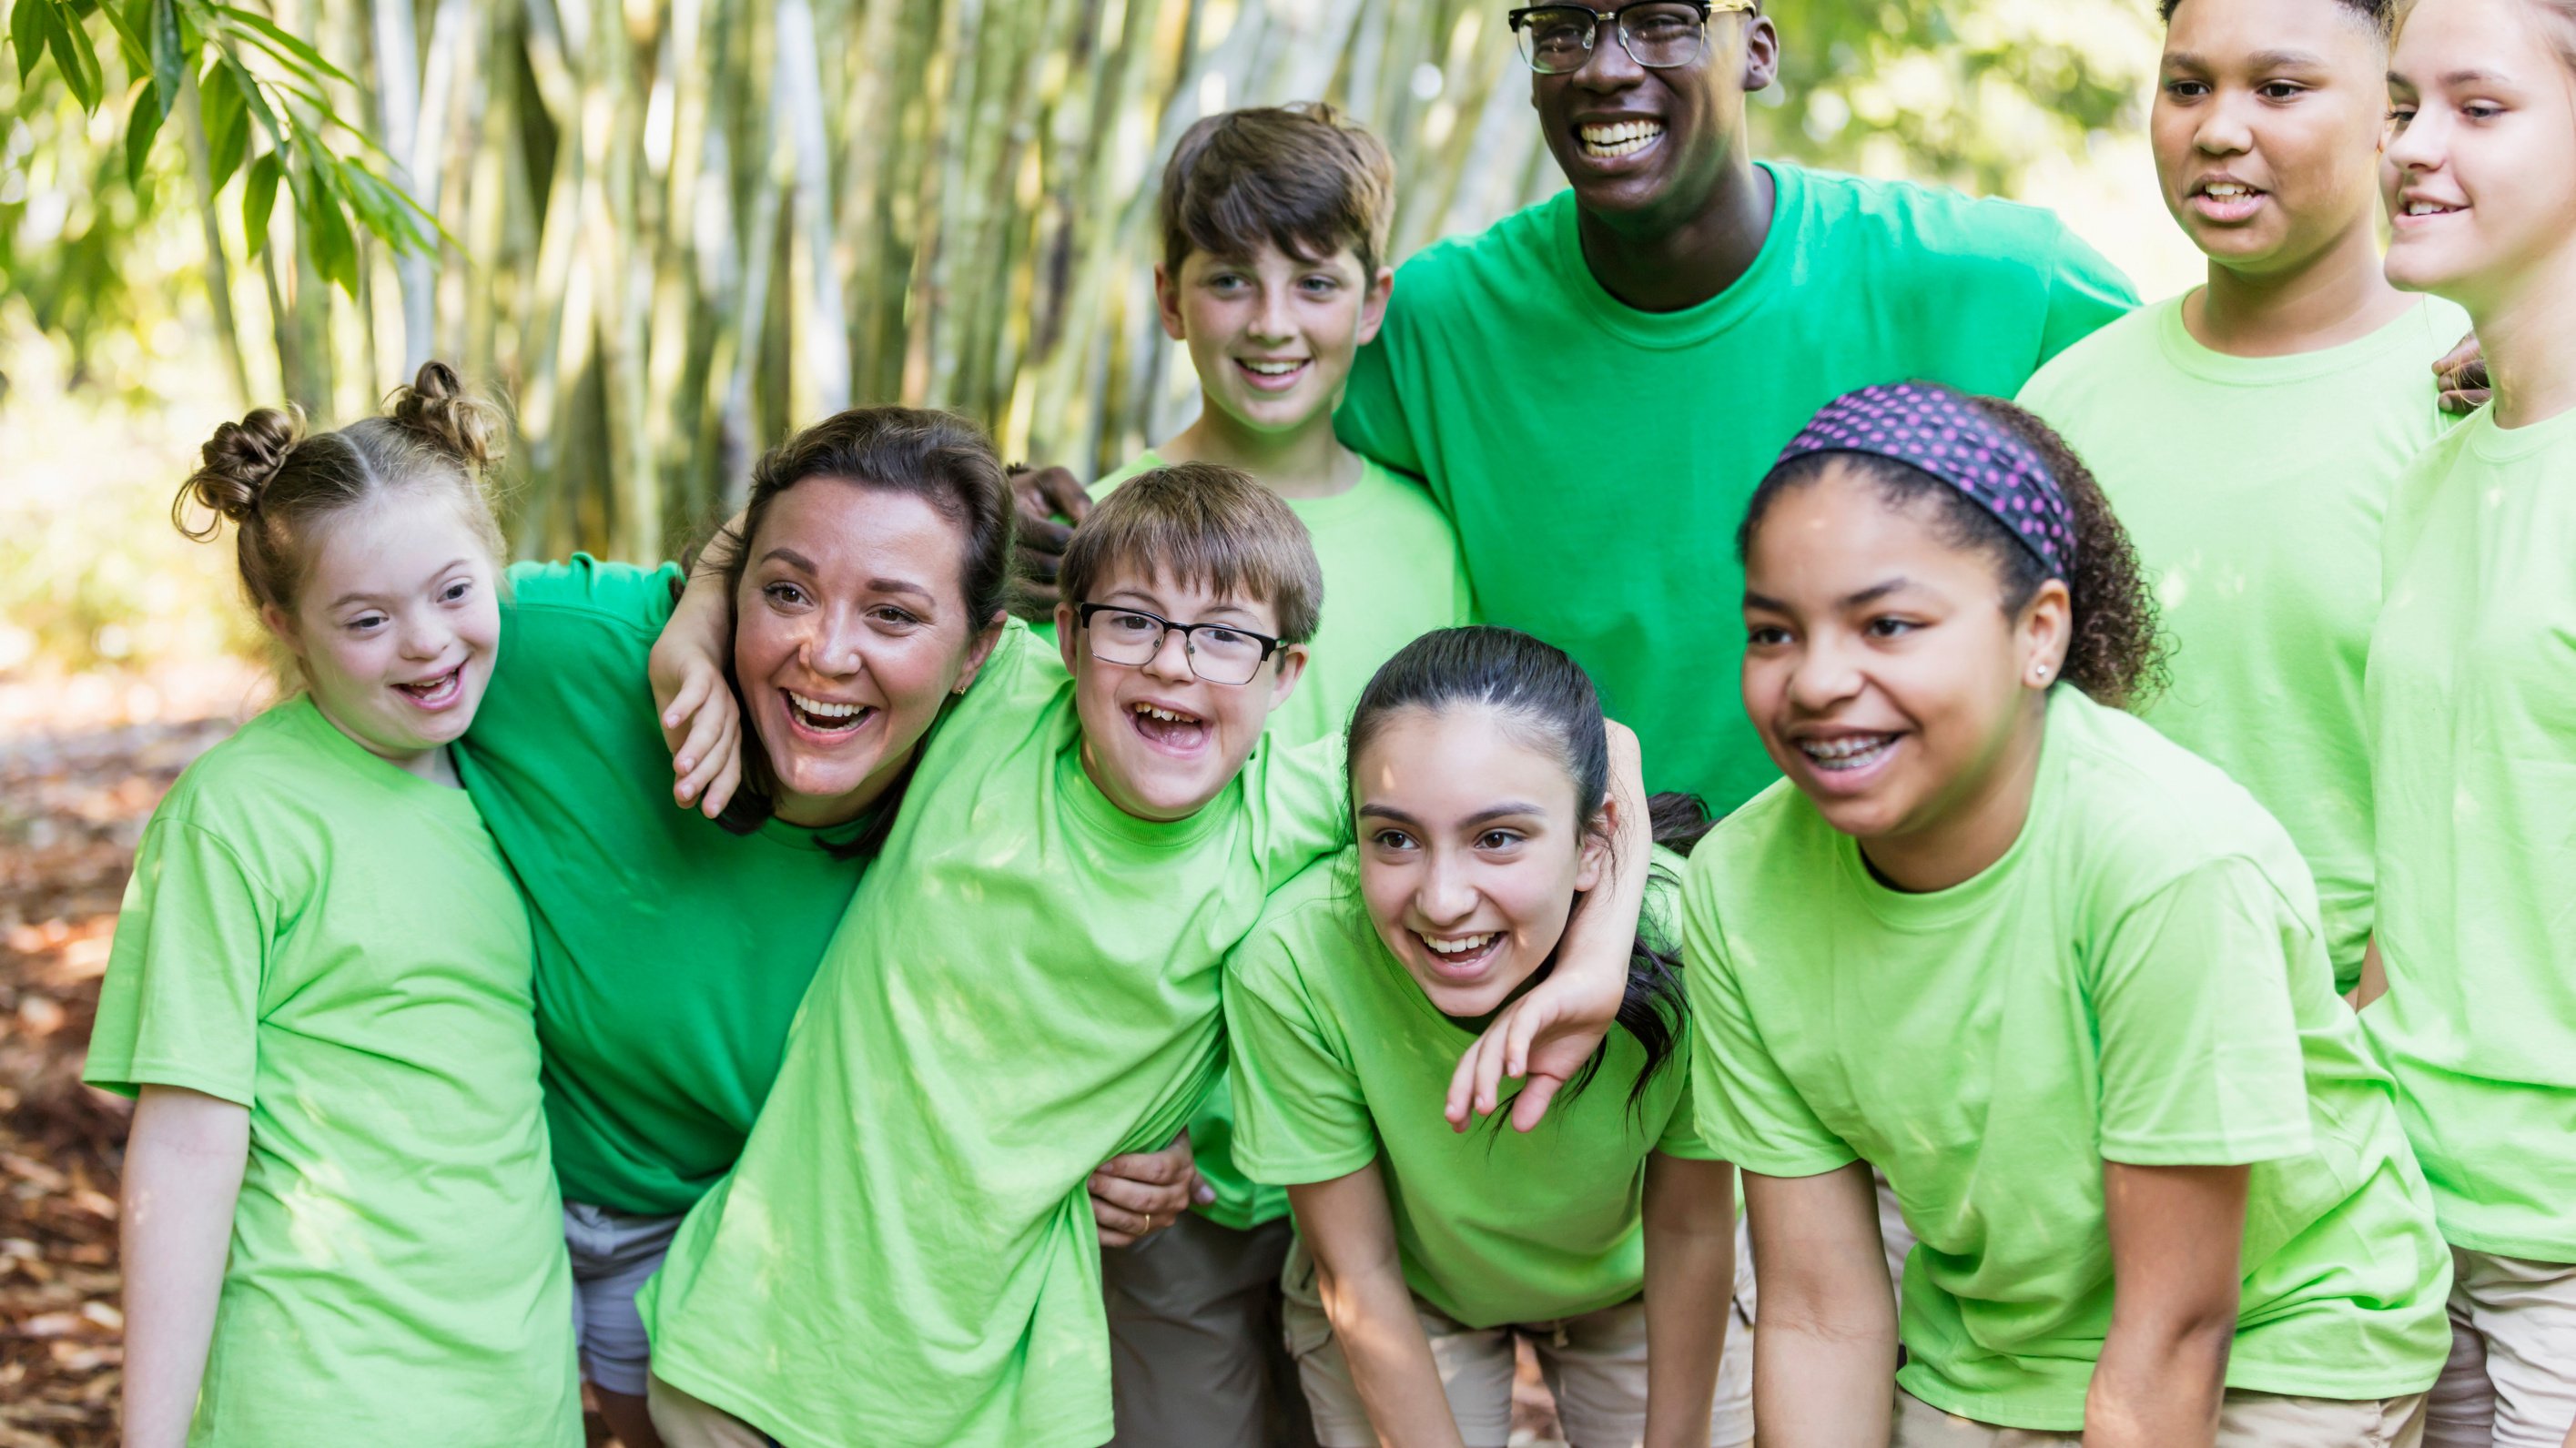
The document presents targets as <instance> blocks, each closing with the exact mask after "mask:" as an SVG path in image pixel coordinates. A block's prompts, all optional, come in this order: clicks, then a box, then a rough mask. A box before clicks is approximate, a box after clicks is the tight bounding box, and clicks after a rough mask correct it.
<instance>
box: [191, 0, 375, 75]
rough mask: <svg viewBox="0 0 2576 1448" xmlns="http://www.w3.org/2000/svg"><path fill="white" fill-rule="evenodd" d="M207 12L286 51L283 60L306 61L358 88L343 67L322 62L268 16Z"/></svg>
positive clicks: (219, 8)
mask: <svg viewBox="0 0 2576 1448" xmlns="http://www.w3.org/2000/svg"><path fill="white" fill-rule="evenodd" d="M207 8H209V9H211V10H213V11H214V13H215V14H217V15H220V16H222V17H223V18H224V19H226V20H228V21H231V22H232V24H233V28H234V29H235V30H236V31H239V32H241V33H243V34H245V35H246V36H248V37H250V38H252V39H255V40H260V41H264V42H266V43H267V44H268V45H269V47H270V48H271V49H273V50H282V51H283V55H281V57H280V58H281V59H284V58H288V57H292V58H293V59H295V60H299V61H302V62H303V63H304V65H305V66H306V67H307V68H309V69H311V70H314V71H318V72H320V73H321V74H323V75H326V76H329V77H330V78H331V79H333V80H336V81H338V82H340V83H341V84H342V85H349V86H354V85H356V84H357V82H356V81H354V80H351V79H350V78H349V76H348V73H347V72H346V71H343V70H341V69H340V67H338V66H336V65H333V64H332V63H331V62H329V61H327V60H324V59H323V58H322V52H320V51H318V50H315V49H314V48H313V47H312V46H310V45H307V44H305V43H304V42H303V41H301V40H298V39H296V38H295V37H294V36H292V35H289V34H287V33H286V32H285V31H283V30H281V29H279V28H278V26H277V22H276V21H274V20H271V19H269V18H268V17H267V16H265V15H261V14H259V13H257V12H256V11H250V10H242V9H238V8H236V7H234V6H231V5H214V6H209V7H207Z"/></svg>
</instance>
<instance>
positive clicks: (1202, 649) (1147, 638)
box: [1073, 603, 1279, 684]
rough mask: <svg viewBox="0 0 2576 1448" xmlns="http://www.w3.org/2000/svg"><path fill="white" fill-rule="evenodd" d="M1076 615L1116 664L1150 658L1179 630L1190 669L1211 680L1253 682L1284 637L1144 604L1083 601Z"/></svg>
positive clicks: (1098, 652) (1094, 647)
mask: <svg viewBox="0 0 2576 1448" xmlns="http://www.w3.org/2000/svg"><path fill="white" fill-rule="evenodd" d="M1073 612H1074V616H1075V617H1076V618H1077V619H1079V620H1080V621H1081V623H1082V626H1083V628H1085V629H1087V630H1089V631H1090V634H1091V652H1092V655H1093V656H1094V657H1096V658H1099V659H1103V660H1106V661H1107V662H1109V663H1113V664H1130V665H1134V664H1150V663H1152V662H1153V661H1154V656H1155V655H1156V654H1159V653H1161V652H1162V651H1163V636H1164V635H1165V634H1175V633H1176V634H1179V635H1180V636H1181V652H1183V653H1185V654H1187V655H1189V659H1190V672H1191V673H1193V674H1196V675H1198V676H1199V677H1200V678H1202V679H1205V680H1207V681H1208V682H1209V683H1211V684H1249V683H1251V682H1252V676H1253V675H1255V674H1257V673H1260V672H1261V665H1262V661H1263V660H1265V659H1267V658H1269V657H1270V656H1271V655H1272V654H1274V653H1277V652H1278V651H1279V640H1277V639H1275V638H1272V637H1271V636H1270V635H1268V634H1257V633H1254V632H1253V631H1252V630H1250V629H1247V628H1236V627H1235V626H1234V625H1232V624H1228V623H1174V622H1172V621H1171V620H1170V619H1168V618H1165V617H1163V616H1162V615H1160V614H1152V613H1147V612H1145V611H1144V610H1143V609H1141V608H1122V607H1120V606H1118V605H1116V604H1109V603H1078V604H1075V605H1074V606H1073Z"/></svg>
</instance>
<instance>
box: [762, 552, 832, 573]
mask: <svg viewBox="0 0 2576 1448" xmlns="http://www.w3.org/2000/svg"><path fill="white" fill-rule="evenodd" d="M772 560H776V561H778V562H781V563H784V564H786V565H787V566H788V567H790V568H801V569H804V570H805V571H806V572H808V573H813V572H816V571H818V570H817V569H816V568H815V567H814V560H813V559H811V558H808V557H806V556H805V555H804V554H802V553H799V552H797V551H796V550H795V549H793V548H772V549H770V550H769V551H768V552H766V553H763V554H761V555H760V561H761V562H763V563H768V562H770V561H772Z"/></svg>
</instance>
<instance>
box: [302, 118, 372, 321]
mask: <svg viewBox="0 0 2576 1448" xmlns="http://www.w3.org/2000/svg"><path fill="white" fill-rule="evenodd" d="M317 149H318V148H317ZM289 184H290V185H292V186H293V187H294V191H295V220H296V223H297V225H298V226H299V227H300V228H301V229H302V231H303V232H304V234H305V235H307V236H309V237H310V238H311V239H312V240H311V249H312V253H313V269H314V270H315V271H318V272H320V273H321V274H322V276H323V279H324V280H326V281H329V282H331V283H333V284H335V285H337V286H338V287H339V288H340V290H341V291H343V292H345V293H347V294H348V295H349V296H351V297H355V296H357V294H358V239H357V237H355V236H354V235H352V234H351V233H350V231H349V218H348V215H347V213H345V212H344V211H342V209H341V207H342V206H343V205H344V204H345V203H346V200H347V198H346V197H344V196H343V195H342V194H341V192H340V186H339V178H338V171H337V169H336V168H335V166H334V164H333V162H332V160H331V157H330V155H329V154H328V153H327V152H326V153H324V154H323V155H322V156H321V158H320V164H318V165H310V166H305V167H299V168H297V170H296V172H295V173H294V174H292V175H291V176H290V177H289Z"/></svg>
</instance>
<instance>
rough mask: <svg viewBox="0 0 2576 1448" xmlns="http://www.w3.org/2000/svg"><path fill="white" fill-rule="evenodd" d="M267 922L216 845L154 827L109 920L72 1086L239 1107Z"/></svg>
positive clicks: (248, 885) (198, 835)
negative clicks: (150, 1091)
mask: <svg viewBox="0 0 2576 1448" xmlns="http://www.w3.org/2000/svg"><path fill="white" fill-rule="evenodd" d="M277 920H278V911H277V908H276V904H275V902H274V901H272V900H271V899H270V898H269V896H268V894H267V892H266V891H264V890H262V889H261V888H260V887H259V886H258V885H257V884H256V883H254V882H253V881H252V879H251V877H250V874H249V872H248V871H247V870H246V869H244V868H243V866H242V863H241V861H240V860H239V859H238V858H237V857H235V855H234V854H233V852H232V849H231V848H230V847H229V846H227V845H226V844H225V843H224V842H223V841H222V840H221V839H219V838H217V837H216V836H215V835H214V834H213V833H212V832H210V831H208V830H206V829H204V828H202V827H200V826H198V825H195V824H191V823H188V822H186V821H184V820H177V819H156V820H154V821H153V822H152V825H151V827H150V828H148V829H147V830H145V831H144V835H143V843H142V847H141V849H140V850H139V851H138V852H137V853H136V856H135V861H134V878H133V879H132V880H131V881H130V882H128V883H127V885H126V889H125V904H124V908H123V911H122V912H121V913H120V914H119V915H118V916H117V921H116V943H115V945H114V946H113V947H112V948H111V950H110V952H109V955H108V964H107V978H106V980H105V981H103V982H102V983H101V984H100V987H99V997H98V1023H97V1025H96V1026H95V1027H94V1028H93V1030H92V1031H91V1034H90V1046H89V1060H88V1062H87V1063H86V1064H85V1065H84V1066H83V1067H82V1071H81V1079H83V1080H85V1081H87V1082H88V1083H89V1084H91V1085H93V1086H97V1087H100V1088H102V1089H104V1090H108V1091H114V1092H116V1093H118V1094H120V1095H125V1096H131V1095H134V1094H135V1093H136V1092H137V1091H138V1090H140V1089H141V1088H142V1087H145V1086H184V1087H186V1088H187V1089H189V1090H191V1091H202V1092H204V1093H205V1094H207V1095H209V1096H216V1097H220V1098H222V1099H223V1100H226V1101H232V1102H238V1103H239V1104H241V1105H243V1106H248V1105H250V1104H251V1098H252V1096H253V1094H254V1085H255V1083H256V1080H257V1076H258V1066H259V1050H258V1045H257V1041H258V1031H259V1012H260V981H261V979H262V977H263V973H264V970H265V967H266V965H267V961H268V947H269V942H270V941H271V940H273V939H275V933H276V927H277Z"/></svg>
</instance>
